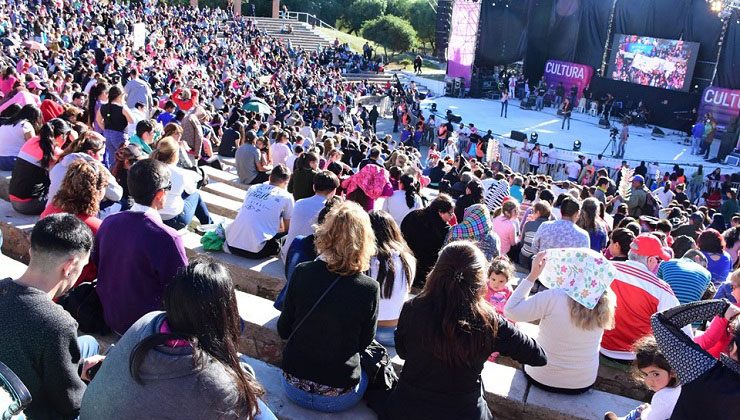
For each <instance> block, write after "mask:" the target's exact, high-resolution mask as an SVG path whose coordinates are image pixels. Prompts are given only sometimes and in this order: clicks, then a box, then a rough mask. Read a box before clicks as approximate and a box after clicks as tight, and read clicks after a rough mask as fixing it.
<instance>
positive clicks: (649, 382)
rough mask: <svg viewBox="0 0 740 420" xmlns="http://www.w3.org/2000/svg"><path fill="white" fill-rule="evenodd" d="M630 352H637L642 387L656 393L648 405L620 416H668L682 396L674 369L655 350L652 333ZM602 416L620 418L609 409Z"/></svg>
mask: <svg viewBox="0 0 740 420" xmlns="http://www.w3.org/2000/svg"><path fill="white" fill-rule="evenodd" d="M633 351H634V352H635V355H636V358H635V362H634V368H635V376H636V378H637V379H638V380H641V381H642V382H644V383H645V386H646V387H647V388H648V389H650V390H651V391H653V392H655V394H653V398H652V399H651V400H650V404H647V403H646V404H643V405H641V406H639V407H637V408H635V409H634V410H632V411H630V412H629V414H627V415H626V416H625V417H621V419H624V420H637V419H640V420H666V419H669V418H671V414H672V413H673V407H675V405H676V401H677V400H678V397H679V395H681V386H680V385H678V378H676V372H675V371H674V370H673V369H672V368H671V366H670V365H669V364H668V361H667V360H666V358H665V356H663V354H662V353H661V352H660V350H659V349H658V344H657V343H656V342H655V337H653V336H652V335H648V336H645V337H643V338H641V339H639V340H637V342H635V344H634V346H633ZM604 418H605V419H609V420H614V419H619V417H617V416H616V415H615V414H614V413H612V412H608V413H606V415H605V416H604Z"/></svg>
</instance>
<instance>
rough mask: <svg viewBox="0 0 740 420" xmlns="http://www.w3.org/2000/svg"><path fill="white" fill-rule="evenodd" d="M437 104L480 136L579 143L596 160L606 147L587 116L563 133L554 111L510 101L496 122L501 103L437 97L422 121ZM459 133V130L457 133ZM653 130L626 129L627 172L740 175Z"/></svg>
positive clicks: (670, 133) (605, 133) (677, 137)
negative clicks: (649, 169)
mask: <svg viewBox="0 0 740 420" xmlns="http://www.w3.org/2000/svg"><path fill="white" fill-rule="evenodd" d="M432 102H434V103H436V104H437V114H439V115H444V114H445V113H446V111H447V110H448V109H449V110H451V111H452V112H453V113H454V114H456V115H460V116H461V117H462V121H463V122H464V123H465V124H466V125H467V124H468V123H471V122H472V123H473V124H475V126H476V127H477V128H478V130H479V131H480V130H483V131H482V134H485V132H486V130H491V131H492V132H493V134H496V135H500V136H504V137H508V136H509V134H510V133H511V131H512V130H516V131H521V132H523V133H526V134H527V135H529V134H530V133H531V132H533V131H536V132H537V133H538V134H539V143H540V144H541V145H542V148H543V150H544V149H546V148H547V145H548V144H549V143H552V144H553V145H554V146H555V147H556V148H559V149H564V150H573V142H574V141H575V140H580V141H581V153H582V154H583V155H588V156H589V157H593V158H594V159H595V158H596V156H597V155H598V154H600V153H602V151H603V150H604V148H605V147H606V146H607V144H608V143H609V130H608V129H605V128H600V127H599V125H598V121H599V120H598V118H597V117H592V116H590V115H588V114H581V113H577V112H574V113H573V117H572V119H571V122H570V130H562V129H561V128H560V126H561V124H562V117H560V116H558V115H557V113H556V110H555V109H554V108H545V109H543V110H542V111H535V110H525V109H521V108H520V107H519V101H518V100H509V112H508V118H503V117H499V115H500V113H501V102H500V101H498V100H491V99H472V98H471V99H467V98H466V99H460V98H452V97H436V98H431V99H426V100H424V101H422V108H423V109H424V115H425V116H426V115H428V114H429V109H428V108H429V106H430V105H431V103H432ZM612 126H614V127H616V128H618V129H620V130H621V128H622V125H621V124H619V123H614V122H612ZM456 128H457V127H456ZM652 129H653V126H652V125H651V126H648V127H636V126H630V138H629V141H628V142H627V146H626V148H625V157H624V159H625V160H627V161H630V162H631V166H633V167H635V166H637V165H639V163H640V161H642V160H644V161H645V162H646V163H648V164H649V163H650V162H656V161H657V162H660V163H661V169H663V168H664V167H666V166H667V165H669V166H672V165H673V164H679V165H681V166H682V167H687V171H686V172H687V174H689V175H690V174H691V173H693V172H694V170H693V168H692V167H696V166H697V165H699V164H703V165H704V168H705V170H704V173H709V172H710V171H711V170H713V169H714V168H717V167H719V168H721V169H722V173H725V174H729V173H734V172H737V171H740V168H738V167H736V166H727V165H724V164H719V163H709V162H706V161H704V159H702V157H700V156H694V155H692V154H691V146H690V145H686V144H684V138H685V134H683V133H677V132H675V131H674V130H671V129H665V128H662V127H661V130H663V131H664V132H665V137H664V138H653V137H652V136H651V132H652ZM609 156H611V146H610V147H609V148H607V150H606V152H605V153H604V157H609Z"/></svg>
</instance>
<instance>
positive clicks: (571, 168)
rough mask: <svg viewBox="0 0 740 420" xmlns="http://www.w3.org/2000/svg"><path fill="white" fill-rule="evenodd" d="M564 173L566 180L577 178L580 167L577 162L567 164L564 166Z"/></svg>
mask: <svg viewBox="0 0 740 420" xmlns="http://www.w3.org/2000/svg"><path fill="white" fill-rule="evenodd" d="M565 171H566V172H567V173H568V178H576V179H577V178H578V175H580V174H581V165H579V164H578V162H575V161H573V162H569V163H568V164H567V165H565Z"/></svg>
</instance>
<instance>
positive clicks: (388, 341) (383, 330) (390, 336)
mask: <svg viewBox="0 0 740 420" xmlns="http://www.w3.org/2000/svg"><path fill="white" fill-rule="evenodd" d="M375 339H376V340H378V343H380V344H382V345H384V346H386V347H396V327H378V329H377V330H375Z"/></svg>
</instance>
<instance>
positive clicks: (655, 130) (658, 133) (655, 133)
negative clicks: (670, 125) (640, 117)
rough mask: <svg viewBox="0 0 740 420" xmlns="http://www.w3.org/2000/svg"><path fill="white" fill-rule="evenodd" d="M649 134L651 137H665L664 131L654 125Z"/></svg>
mask: <svg viewBox="0 0 740 420" xmlns="http://www.w3.org/2000/svg"><path fill="white" fill-rule="evenodd" d="M650 135H651V136H652V137H658V138H663V137H665V132H664V131H663V130H661V129H660V128H658V127H655V128H653V132H652V133H650Z"/></svg>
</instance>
